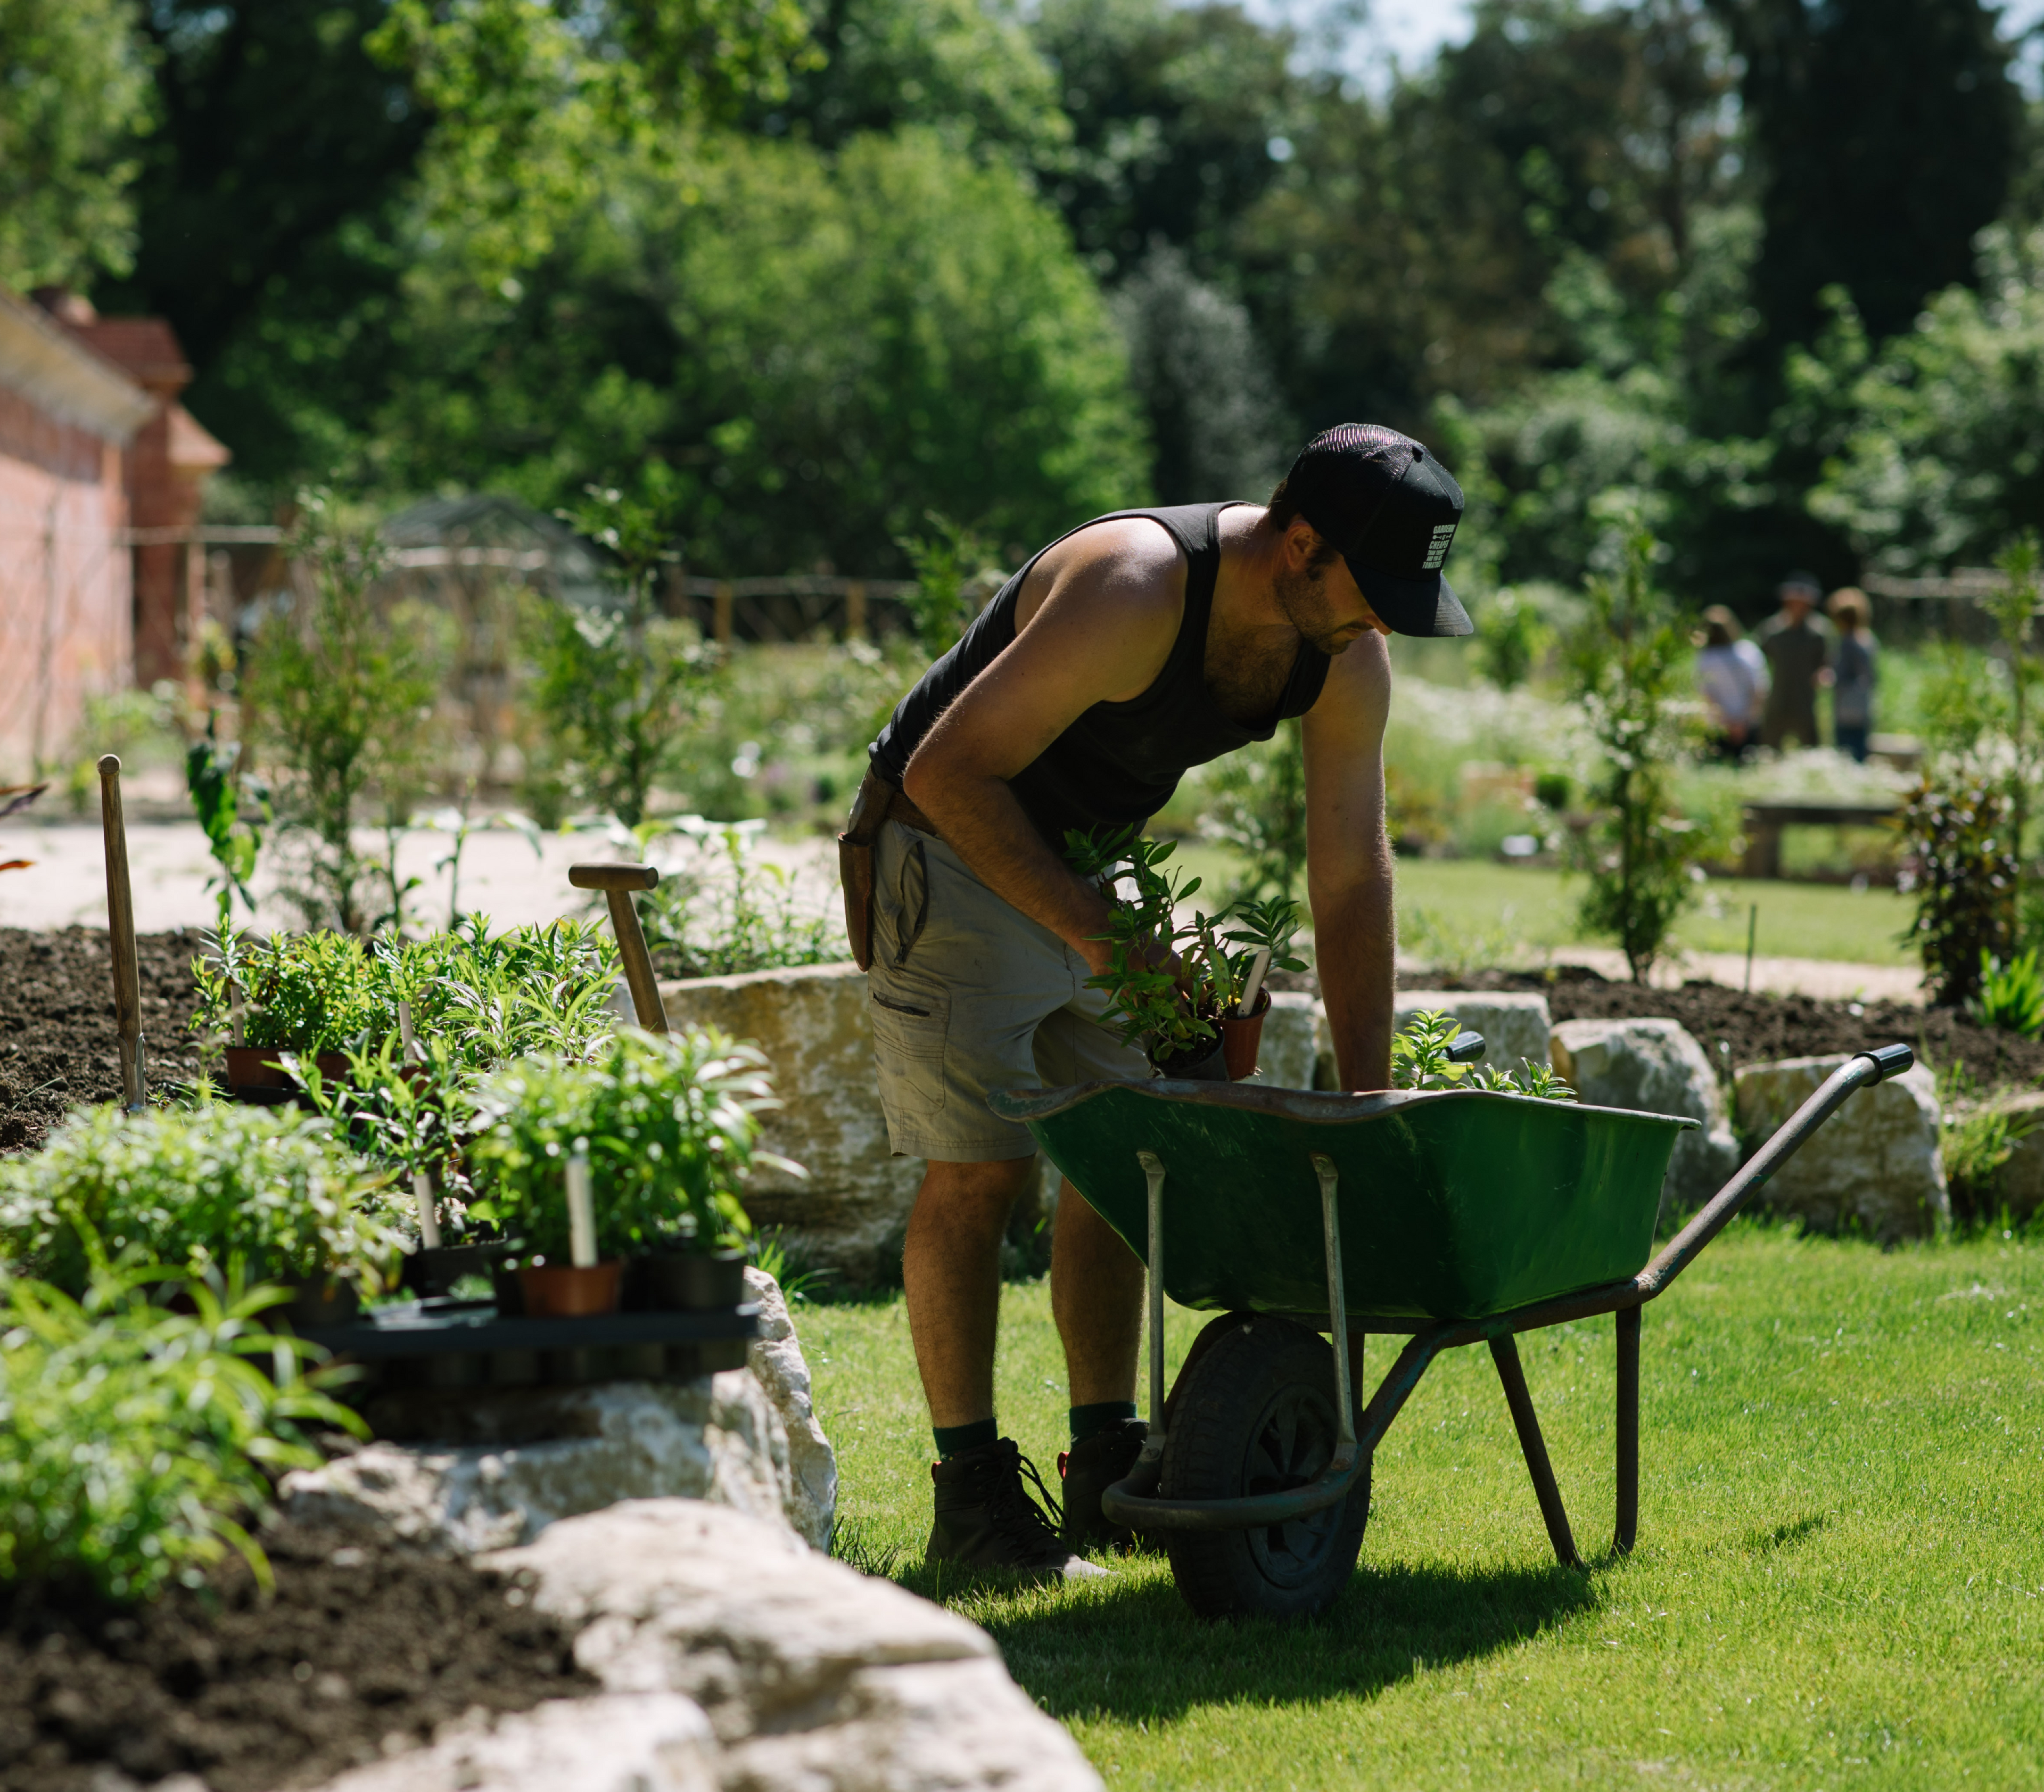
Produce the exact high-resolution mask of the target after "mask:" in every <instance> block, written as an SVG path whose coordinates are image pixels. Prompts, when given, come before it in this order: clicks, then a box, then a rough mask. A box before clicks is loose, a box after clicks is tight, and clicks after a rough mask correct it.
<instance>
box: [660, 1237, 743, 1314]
mask: <svg viewBox="0 0 2044 1792" xmlns="http://www.w3.org/2000/svg"><path fill="white" fill-rule="evenodd" d="M641 1273H642V1275H643V1276H644V1286H645V1288H646V1290H647V1294H649V1296H650V1297H651V1303H652V1305H653V1306H655V1307H658V1308H660V1309H663V1310H665V1311H667V1312H670V1313H722V1312H727V1311H728V1310H729V1309H731V1308H732V1307H735V1306H738V1305H739V1304H740V1302H743V1300H744V1298H745V1253H744V1252H743V1251H658V1252H655V1253H654V1254H653V1255H652V1256H650V1257H648V1258H647V1259H645V1263H644V1267H643V1269H642V1271H641Z"/></svg>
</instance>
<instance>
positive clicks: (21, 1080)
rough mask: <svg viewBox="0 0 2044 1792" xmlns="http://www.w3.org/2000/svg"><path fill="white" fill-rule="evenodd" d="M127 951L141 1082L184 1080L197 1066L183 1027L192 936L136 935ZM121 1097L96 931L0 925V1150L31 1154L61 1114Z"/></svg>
mask: <svg viewBox="0 0 2044 1792" xmlns="http://www.w3.org/2000/svg"><path fill="white" fill-rule="evenodd" d="M135 944H136V952H137V954H138V956H139V957H140V961H141V965H140V967H141V983H142V1037H143V1040H144V1060H145V1063H146V1066H147V1068H148V1076H149V1082H150V1085H151V1086H152V1088H160V1087H162V1086H163V1084H164V1083H167V1082H179V1083H184V1082H190V1080H191V1079H193V1078H194V1077H196V1076H197V1075H198V1068H199V1064H198V1051H197V1050H196V1048H195V1046H194V1041H193V1039H192V1036H191V1034H190V1031H189V1030H188V1028H189V1025H190V1021H191V1017H192V1010H193V1009H194V1006H196V1005H197V1000H198V992H197V991H196V990H195V989H194V987H193V984H192V979H191V961H192V959H194V957H196V956H198V950H199V936H198V934H197V933H194V932H193V931H191V930H190V929H183V930H181V931H179V932H178V933H144V934H143V935H141V936H140V937H139V938H138V939H137V940H136V942H135ZM120 1095H121V1057H120V1053H119V1052H118V1050H117V1048H116V1046H115V1044H114V1036H113V959H112V957H111V956H110V955H109V952H108V951H107V945H106V933H105V931H104V930H103V929H93V928H87V927H67V928H65V929H63V930H62V931H61V932H60V933H33V932H30V931H29V930H27V929H22V928H18V927H7V928H0V1152H17V1151H31V1150H33V1149H35V1148H37V1147H38V1146H40V1144H42V1142H43V1140H44V1139H45V1138H46V1137H48V1135H49V1132H50V1129H51V1128H52V1127H53V1126H55V1125H56V1124H57V1123H58V1122H59V1121H61V1120H62V1119H63V1115H64V1110H65V1109H67V1108H71V1107H75V1106H78V1105H79V1103H81V1102H111V1101H117V1100H118V1099H119V1098H120Z"/></svg>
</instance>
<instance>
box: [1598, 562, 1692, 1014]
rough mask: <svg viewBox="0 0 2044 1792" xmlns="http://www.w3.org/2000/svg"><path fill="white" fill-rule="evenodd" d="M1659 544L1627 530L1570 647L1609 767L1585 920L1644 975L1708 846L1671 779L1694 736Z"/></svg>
mask: <svg viewBox="0 0 2044 1792" xmlns="http://www.w3.org/2000/svg"><path fill="white" fill-rule="evenodd" d="M1655 548H1656V544H1655V543H1654V537H1653V536H1651V535H1650V533H1647V532H1646V530H1645V529H1634V530H1633V531H1632V532H1631V533H1630V534H1629V535H1628V536H1627V538H1626V540H1625V543H1624V555H1625V557H1624V561H1623V566H1622V567H1621V569H1620V571H1619V575H1618V576H1617V577H1616V578H1615V579H1593V580H1592V581H1591V582H1590V586H1589V608H1590V613H1589V619H1588V621H1587V622H1586V624H1585V626H1584V627H1583V628H1582V629H1580V630H1578V631H1577V634H1576V636H1575V637H1574V638H1573V640H1572V641H1571V642H1570V644H1569V667H1570V670H1571V671H1572V673H1573V682H1574V685H1575V694H1576V696H1577V699H1578V701H1579V702H1581V705H1582V707H1583V709H1584V712H1585V715H1586V716H1587V717H1588V720H1589V725H1590V728H1591V730H1592V732H1593V733H1594V734H1595V736H1596V741H1597V744H1598V746H1599V747H1600V748H1601V749H1602V752H1603V758H1604V778H1603V780H1602V786H1601V788H1600V790H1598V791H1597V793H1596V794H1597V798H1598V800H1599V803H1600V814H1599V816H1598V818H1597V821H1596V825H1595V827H1594V829H1593V833H1592V838H1591V840H1590V843H1589V888H1588V889H1587V890H1585V893H1584V895H1583V901H1582V910H1581V914H1582V924H1583V927H1584V929H1585V931H1586V932H1588V933H1593V934H1602V935H1604V936H1607V937H1609V938H1614V939H1616V940H1617V941H1618V944H1619V949H1620V950H1622V951H1623V952H1624V954H1625V959H1626V963H1627V964H1628V965H1630V966H1631V969H1632V980H1633V981H1634V982H1635V983H1645V982H1646V974H1647V972H1648V971H1649V970H1650V969H1651V968H1652V967H1653V963H1654V959H1656V958H1658V957H1659V956H1660V955H1661V952H1662V948H1664V947H1665V945H1666V942H1667V938H1668V930H1669V928H1670V927H1671V926H1673V924H1674V921H1675V917H1677V915H1678V914H1680V913H1681V911H1682V909H1684V908H1685V906H1687V905H1688V903H1689V900H1690V898H1691V895H1692V889H1693V886H1692V883H1691V879H1690V876H1689V867H1690V865H1691V864H1692V862H1693V860H1694V859H1695V857H1696V852H1697V847H1698V842H1697V840H1696V838H1695V836H1694V832H1693V830H1692V828H1691V826H1690V825H1689V822H1688V821H1685V820H1684V819H1683V818H1682V817H1681V816H1680V815H1679V814H1677V813H1676V804H1675V801H1674V795H1673V788H1672V786H1671V783H1670V779H1669V771H1670V767H1672V765H1673V763H1675V762H1676V760H1677V759H1678V758H1679V756H1680V751H1679V750H1680V748H1681V746H1682V745H1683V744H1684V738H1683V737H1684V734H1685V729H1684V727H1683V724H1682V721H1681V717H1680V716H1679V714H1678V712H1677V706H1676V698H1677V690H1678V689H1679V688H1680V686H1681V684H1682V683H1683V681H1684V679H1685V674H1686V671H1687V667H1688V660H1687V657H1686V656H1685V652H1684V651H1683V649H1684V641H1683V636H1682V630H1681V628H1680V627H1679V626H1678V622H1677V617H1676V614H1675V612H1674V610H1673V606H1671V605H1670V604H1669V602H1667V601H1666V598H1663V597H1662V595H1661V594H1660V593H1659V592H1658V591H1657V590H1655V589H1654V583H1653V580H1652V576H1651V569H1652V567H1653V563H1654V553H1655Z"/></svg>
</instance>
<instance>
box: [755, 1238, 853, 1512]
mask: <svg viewBox="0 0 2044 1792" xmlns="http://www.w3.org/2000/svg"><path fill="white" fill-rule="evenodd" d="M745 1291H746V1293H747V1294H748V1295H749V1296H750V1297H751V1298H752V1299H753V1300H755V1301H756V1302H758V1303H759V1336H758V1337H756V1338H755V1339H754V1340H752V1342H751V1344H749V1345H747V1347H746V1367H747V1368H749V1369H750V1370H751V1371H752V1375H753V1379H755V1380H756V1381H757V1382H759V1386H761V1388H762V1389H763V1390H765V1393H766V1395H767V1401H768V1402H769V1403H770V1405H771V1406H772V1407H773V1409H774V1413H775V1415H776V1416H777V1417H778V1418H779V1419H780V1421H781V1429H782V1431H783V1432H785V1433H786V1436H787V1440H788V1479H787V1498H786V1501H785V1502H784V1510H785V1512H786V1516H787V1519H788V1522H789V1523H790V1524H791V1525H793V1526H794V1528H795V1534H796V1535H797V1536H800V1537H802V1538H804V1539H805V1540H806V1541H808V1542H809V1543H810V1544H813V1546H814V1547H815V1548H818V1549H828V1548H829V1547H830V1538H831V1527H832V1525H833V1524H834V1523H835V1522H836V1518H837V1456H836V1452H834V1451H833V1450H832V1448H831V1443H830V1440H829V1439H828V1437H826V1436H824V1428H823V1425H822V1424H821V1423H820V1421H818V1419H817V1417H816V1406H815V1405H814V1403H813V1402H812V1401H811V1399H810V1398H809V1363H808V1362H807V1361H806V1360H805V1359H804V1357H803V1356H802V1344H801V1339H799V1338H798V1337H797V1336H795V1324H794V1321H793V1320H792V1319H791V1318H790V1317H789V1315H788V1303H787V1302H786V1301H785V1300H783V1299H782V1296H781V1285H780V1284H779V1283H778V1282H776V1281H775V1280H774V1278H773V1277H772V1276H770V1275H768V1274H767V1272H766V1271H764V1270H763V1269H756V1268H753V1267H750V1266H748V1267H747V1269H746V1271H745Z"/></svg>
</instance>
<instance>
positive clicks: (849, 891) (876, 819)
mask: <svg viewBox="0 0 2044 1792" xmlns="http://www.w3.org/2000/svg"><path fill="white" fill-rule="evenodd" d="M892 794H893V792H892V790H890V788H889V786H888V785H887V784H886V783H884V782H883V781H882V779H881V778H880V776H879V775H878V773H876V772H874V771H871V770H870V769H869V770H868V771H867V772H866V779H865V781H864V782H863V783H861V784H860V786H859V794H858V795H857V796H855V798H852V803H851V816H850V817H849V818H848V819H847V821H846V822H845V827H844V832H843V833H841V834H840V835H839V836H837V872H838V878H839V880H840V882H841V883H843V886H844V934H845V937H846V938H847V940H850V941H851V960H852V963H855V964H856V965H857V966H858V967H859V969H860V970H862V971H866V970H870V968H871V967H872V964H873V842H874V836H876V835H877V834H878V833H879V832H880V826H881V824H882V822H883V821H886V819H887V807H888V799H889V797H890V796H891V795H892Z"/></svg>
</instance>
